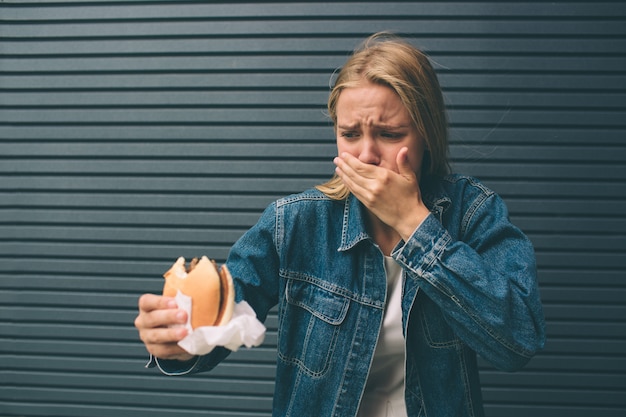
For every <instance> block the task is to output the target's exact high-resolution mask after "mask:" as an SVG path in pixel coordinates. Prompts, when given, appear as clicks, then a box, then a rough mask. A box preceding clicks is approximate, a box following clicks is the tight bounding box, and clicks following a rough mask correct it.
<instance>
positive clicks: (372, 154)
mask: <svg viewBox="0 0 626 417" xmlns="http://www.w3.org/2000/svg"><path fill="white" fill-rule="evenodd" d="M336 112H337V126H336V134H337V150H338V154H339V155H341V154H342V153H343V152H347V153H349V154H350V155H352V156H354V157H356V158H358V159H359V160H360V161H361V162H364V163H366V164H372V165H377V166H380V167H383V168H387V169H390V170H392V171H394V172H398V166H397V163H396V156H397V155H398V152H399V151H400V149H402V148H403V147H407V148H408V150H409V152H408V159H409V163H410V165H411V167H412V168H413V171H414V172H415V173H416V175H417V176H418V180H419V175H420V169H421V165H422V157H423V155H424V139H423V138H422V137H421V135H420V134H419V133H418V132H417V128H416V127H415V124H414V123H413V120H412V119H411V116H410V115H409V112H408V110H407V109H406V107H404V104H402V101H401V100H400V97H399V96H398V95H397V94H396V93H395V92H394V91H393V90H392V89H391V88H389V87H386V86H383V85H379V84H373V83H370V82H363V83H362V84H360V85H359V86H357V87H351V88H346V89H344V90H343V91H342V92H341V94H340V95H339V99H338V100H337V105H336Z"/></svg>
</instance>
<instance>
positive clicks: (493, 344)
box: [392, 194, 545, 371]
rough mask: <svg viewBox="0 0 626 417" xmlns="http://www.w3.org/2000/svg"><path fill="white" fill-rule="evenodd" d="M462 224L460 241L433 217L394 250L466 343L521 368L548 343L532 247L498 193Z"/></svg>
mask: <svg viewBox="0 0 626 417" xmlns="http://www.w3.org/2000/svg"><path fill="white" fill-rule="evenodd" d="M462 221H463V227H462V233H461V235H460V237H459V239H458V240H455V239H453V238H452V236H451V235H450V233H449V232H448V231H447V230H446V229H445V228H444V227H443V226H442V224H441V223H440V222H439V220H437V218H436V217H435V216H434V215H433V214H431V215H429V216H428V217H427V218H426V220H425V221H424V222H423V223H422V224H421V225H420V226H419V227H418V228H417V229H416V230H415V232H414V234H413V235H412V236H411V238H409V240H408V241H407V242H401V243H400V244H399V245H398V247H397V248H396V249H395V250H394V253H393V254H392V255H393V256H394V257H395V258H396V260H397V261H399V262H400V263H401V264H403V265H404V267H405V269H406V270H407V271H408V274H410V275H411V276H412V277H414V278H417V279H418V280H420V289H421V290H423V291H424V292H425V294H426V295H427V296H428V297H429V298H430V299H431V300H433V301H434V302H435V303H437V304H438V305H439V307H440V308H441V311H442V312H443V314H444V318H445V320H446V321H447V323H448V324H449V325H450V326H451V327H452V329H453V330H454V331H455V333H456V334H457V336H458V337H459V338H460V339H461V340H463V341H464V342H465V343H466V344H467V345H468V346H469V347H470V348H472V349H473V350H474V351H476V352H477V353H478V354H479V355H480V356H481V357H482V358H483V359H485V360H487V361H488V362H490V363H491V364H492V365H494V366H495V367H497V368H499V369H502V370H506V371H514V370H517V369H520V368H521V367H523V366H524V365H525V364H526V363H527V362H528V361H529V360H530V358H531V357H532V356H533V355H534V354H535V353H536V352H537V351H538V350H539V349H541V348H542V347H543V345H544V342H545V330H544V326H545V325H544V316H543V310H542V307H541V301H540V298H539V290H538V287H537V280H536V262H535V255H534V250H533V247H532V244H531V243H530V240H529V239H528V238H527V237H526V236H525V235H524V234H523V233H522V232H521V231H520V230H519V229H518V228H517V227H515V226H514V225H513V224H511V223H510V222H509V220H508V211H507V208H506V206H505V204H504V202H503V201H502V199H501V198H500V197H499V196H498V195H497V194H489V195H488V196H486V197H485V198H484V199H483V200H482V201H481V202H480V204H478V205H475V206H472V208H471V210H467V213H466V214H465V216H464V217H463V219H462Z"/></svg>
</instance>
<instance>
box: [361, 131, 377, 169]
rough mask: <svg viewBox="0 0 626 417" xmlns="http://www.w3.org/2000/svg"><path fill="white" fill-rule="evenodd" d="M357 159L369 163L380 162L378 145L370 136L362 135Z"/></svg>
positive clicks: (375, 163)
mask: <svg viewBox="0 0 626 417" xmlns="http://www.w3.org/2000/svg"><path fill="white" fill-rule="evenodd" d="M359 161H361V162H363V163H365V164H370V165H378V164H379V163H380V153H379V151H378V146H377V144H376V141H375V140H374V139H373V138H372V137H371V136H363V139H362V140H361V149H360V151H359Z"/></svg>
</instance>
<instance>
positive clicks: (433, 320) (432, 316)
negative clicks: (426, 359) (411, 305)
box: [418, 297, 461, 348]
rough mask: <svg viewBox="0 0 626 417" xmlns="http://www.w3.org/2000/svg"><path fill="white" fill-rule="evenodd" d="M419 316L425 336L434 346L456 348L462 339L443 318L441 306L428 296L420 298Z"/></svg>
mask: <svg viewBox="0 0 626 417" xmlns="http://www.w3.org/2000/svg"><path fill="white" fill-rule="evenodd" d="M418 305H419V318H420V321H421V322H422V329H423V332H424V338H425V340H426V342H427V343H428V345H429V346H430V347H432V348H456V347H458V346H459V345H460V344H461V340H460V339H459V338H458V337H457V336H456V334H455V333H454V331H453V330H452V328H451V327H450V325H449V324H448V323H447V322H446V320H445V319H444V318H443V313H442V312H441V308H440V307H439V306H437V305H436V304H435V303H434V302H433V301H431V300H430V299H429V298H428V297H422V298H421V299H419V300H418Z"/></svg>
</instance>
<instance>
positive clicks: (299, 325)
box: [278, 279, 350, 377]
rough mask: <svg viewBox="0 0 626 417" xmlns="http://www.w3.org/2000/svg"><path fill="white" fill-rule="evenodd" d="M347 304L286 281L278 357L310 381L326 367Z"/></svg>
mask: <svg viewBox="0 0 626 417" xmlns="http://www.w3.org/2000/svg"><path fill="white" fill-rule="evenodd" d="M349 305H350V300H349V299H347V298H345V297H343V296H341V295H339V294H335V293H333V292H331V291H328V290H325V289H323V288H321V287H319V286H317V285H315V284H312V283H310V282H306V281H299V280H293V279H289V280H288V281H287V286H286V291H285V303H284V305H283V308H282V309H281V313H280V323H279V327H278V357H279V358H280V359H281V360H282V361H284V362H286V363H289V364H292V365H296V366H298V367H299V368H300V369H301V370H302V371H304V372H305V373H307V374H308V375H310V376H312V377H320V376H322V375H323V374H324V373H325V372H326V371H327V370H328V367H329V366H330V363H331V358H332V356H333V352H334V350H335V347H336V345H337V338H338V336H339V329H340V325H341V323H342V322H343V321H344V319H345V317H346V314H347V311H348V307H349Z"/></svg>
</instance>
